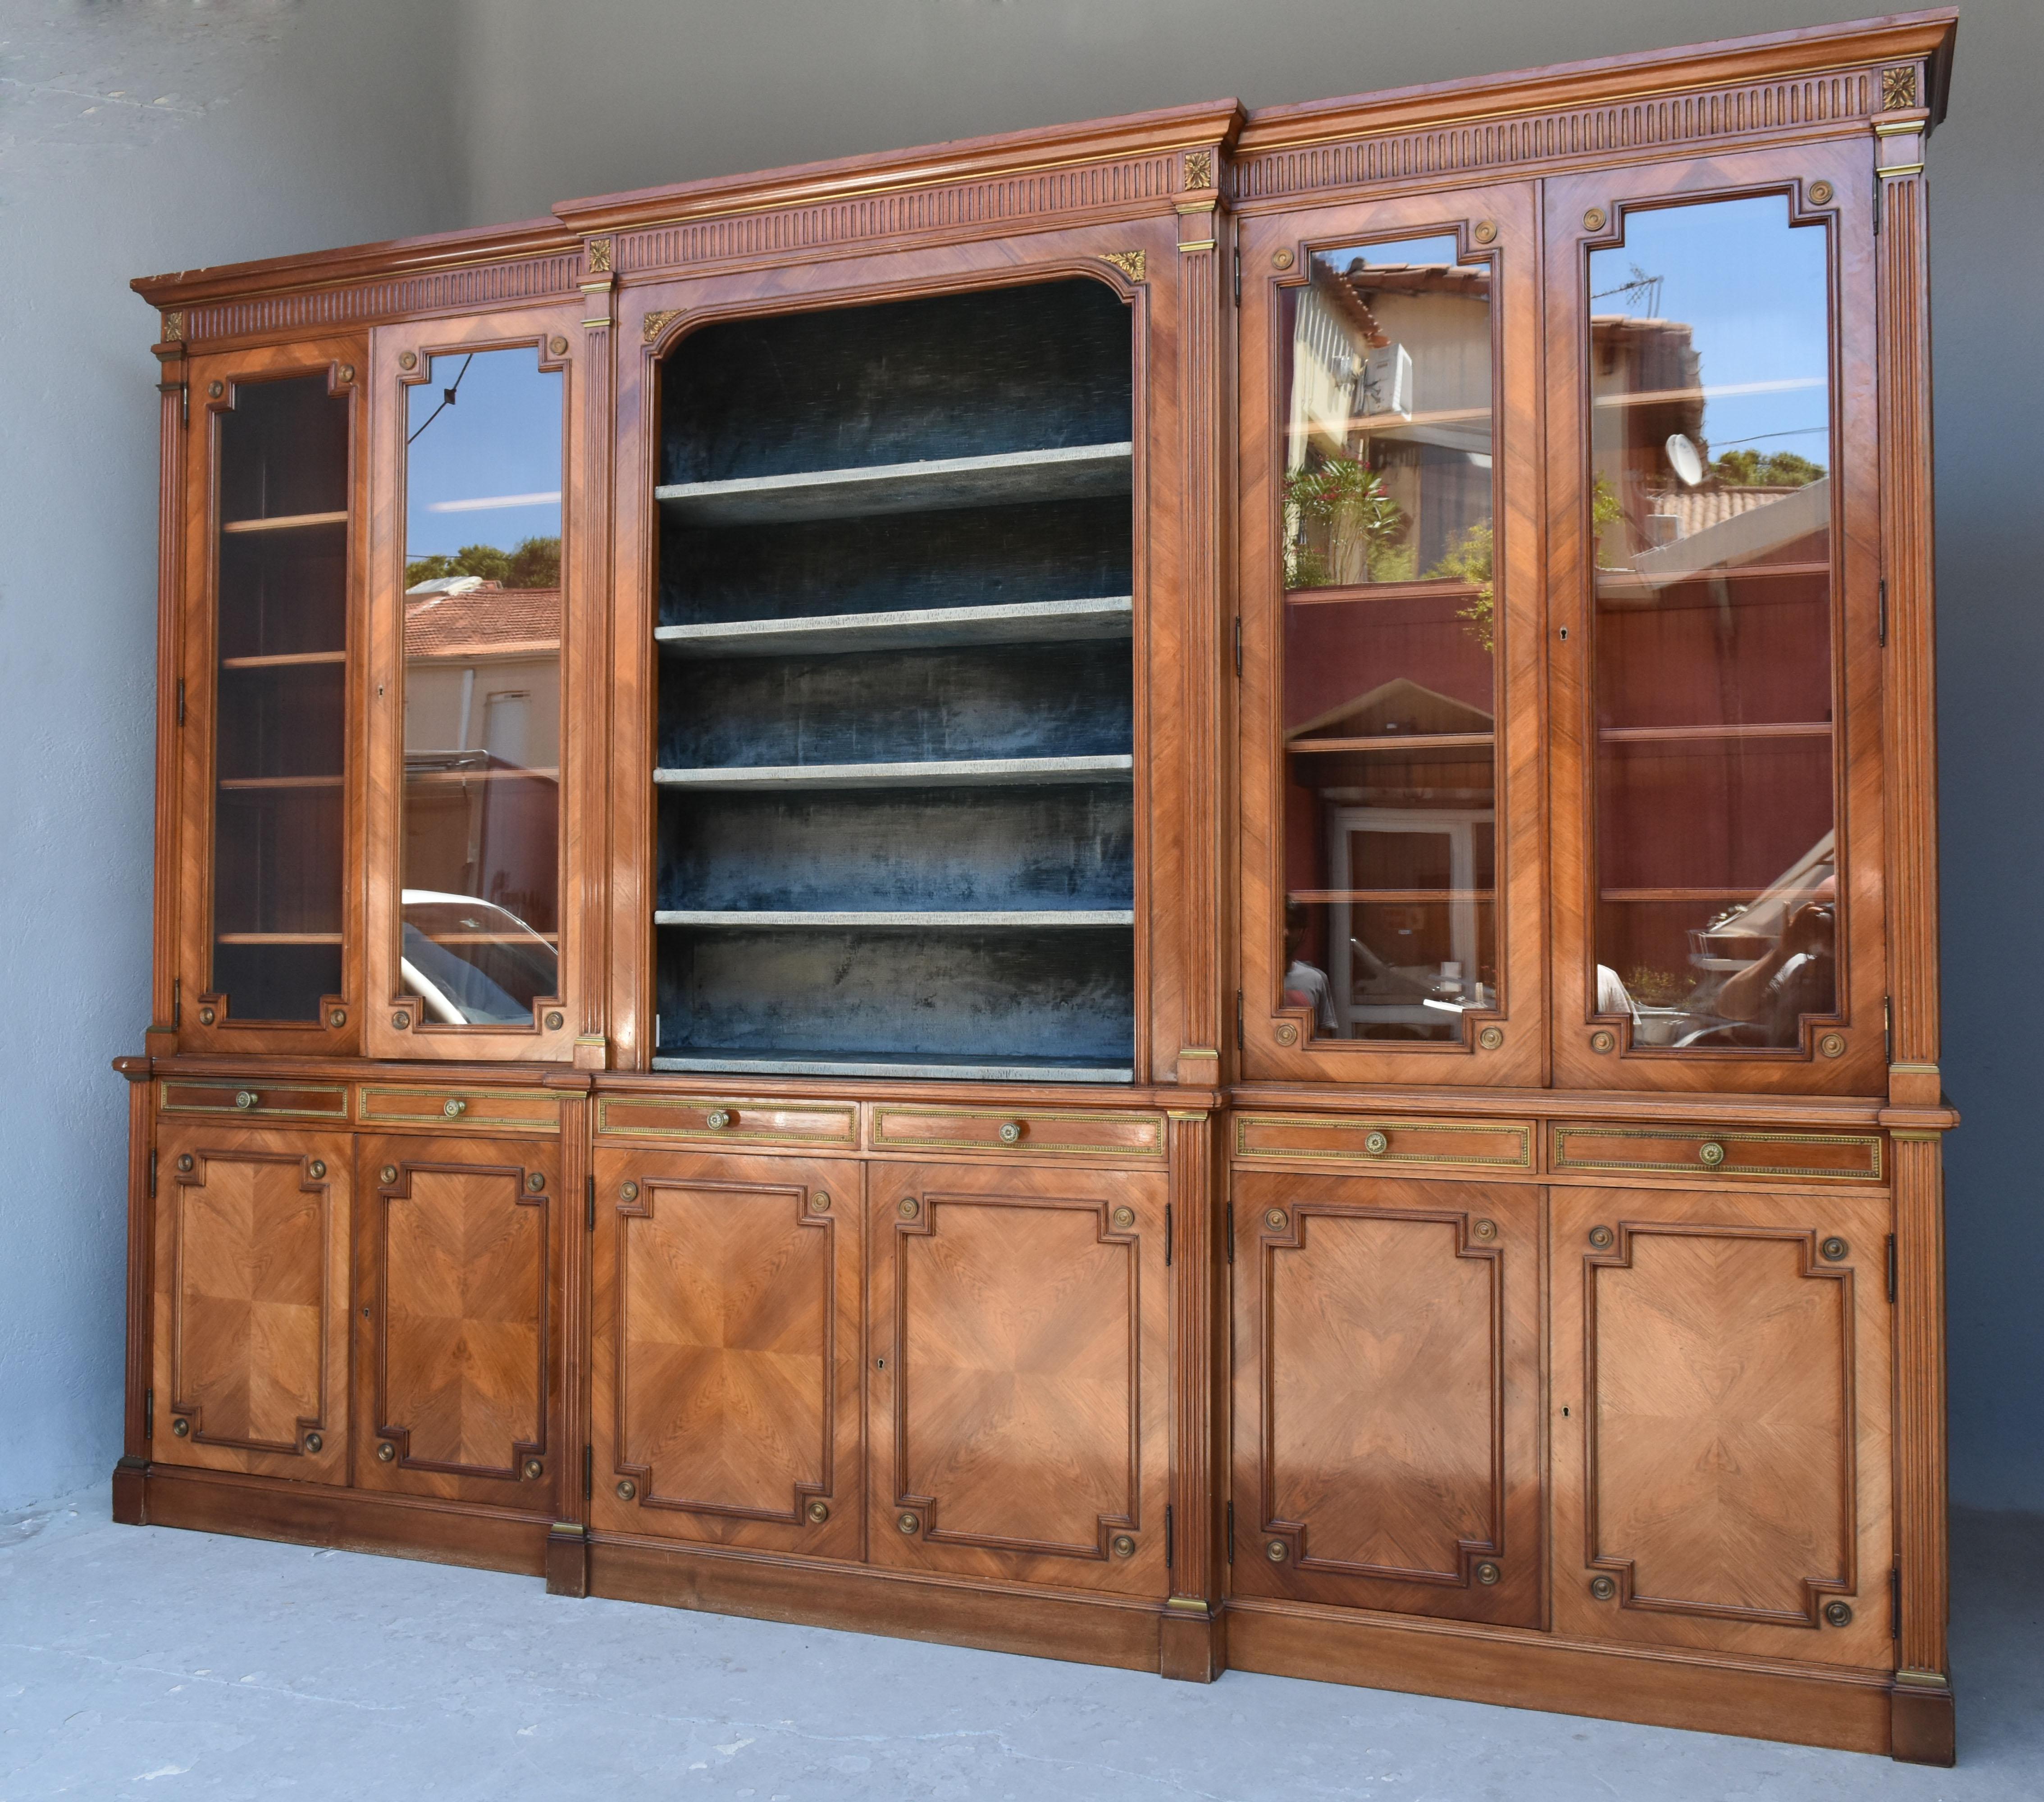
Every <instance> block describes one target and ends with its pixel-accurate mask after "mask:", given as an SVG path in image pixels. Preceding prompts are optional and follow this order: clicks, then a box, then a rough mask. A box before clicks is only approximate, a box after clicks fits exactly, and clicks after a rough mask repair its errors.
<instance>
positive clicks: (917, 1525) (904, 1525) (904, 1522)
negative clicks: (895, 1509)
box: [894, 1514, 923, 1533]
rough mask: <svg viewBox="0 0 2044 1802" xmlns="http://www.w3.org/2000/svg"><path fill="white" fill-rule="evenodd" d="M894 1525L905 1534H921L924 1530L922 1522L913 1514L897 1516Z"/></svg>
mask: <svg viewBox="0 0 2044 1802" xmlns="http://www.w3.org/2000/svg"><path fill="white" fill-rule="evenodd" d="M894 1524H895V1525H896V1527H897V1528H900V1529H901V1532H905V1533H920V1532H922V1530H923V1523H922V1521H921V1520H920V1519H919V1518H918V1517H917V1516H915V1515H913V1514H897V1515H896V1516H894Z"/></svg>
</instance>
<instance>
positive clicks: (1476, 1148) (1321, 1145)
mask: <svg viewBox="0 0 2044 1802" xmlns="http://www.w3.org/2000/svg"><path fill="white" fill-rule="evenodd" d="M1532 1148H1533V1129H1532V1128H1531V1125H1528V1124H1527V1122H1526V1121H1455V1120H1389V1119H1385V1120H1379V1119H1374V1118H1371V1117H1370V1115H1368V1114H1354V1115H1328V1114H1237V1115H1236V1116H1235V1156H1236V1157H1238V1158H1240V1159H1243V1160H1247V1161H1251V1162H1254V1161H1259V1160H1264V1159H1275V1158H1310V1159H1324V1160H1331V1161H1334V1162H1338V1163H1341V1164H1389V1165H1398V1166H1405V1167H1411V1166H1414V1165H1426V1166H1427V1167H1431V1168H1436V1169H1450V1168H1453V1167H1455V1166H1457V1165H1461V1166H1462V1167H1466V1168H1470V1169H1483V1170H1530V1169H1531V1167H1532V1164H1533V1156H1532Z"/></svg>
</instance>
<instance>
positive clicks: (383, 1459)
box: [376, 1439, 398, 1464]
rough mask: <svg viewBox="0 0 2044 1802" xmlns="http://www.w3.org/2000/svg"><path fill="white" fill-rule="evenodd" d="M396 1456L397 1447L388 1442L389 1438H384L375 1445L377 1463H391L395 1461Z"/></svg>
mask: <svg viewBox="0 0 2044 1802" xmlns="http://www.w3.org/2000/svg"><path fill="white" fill-rule="evenodd" d="M397 1458H398V1448H397V1447H395V1446H394V1445H393V1444H391V1443H390V1440H387V1439H386V1440H384V1441H383V1442H382V1444H379V1445H378V1447H376V1462H377V1463H379V1464H392V1463H396V1462H397Z"/></svg>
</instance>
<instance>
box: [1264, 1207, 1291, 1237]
mask: <svg viewBox="0 0 2044 1802" xmlns="http://www.w3.org/2000/svg"><path fill="white" fill-rule="evenodd" d="M1263 1224H1264V1225H1266V1226H1267V1227H1269V1228H1270V1230H1271V1231H1272V1232H1273V1233H1282V1232H1283V1231H1284V1230H1285V1228H1286V1227H1288V1226H1289V1225H1291V1224H1292V1217H1291V1216H1290V1215H1289V1214H1288V1213H1285V1210H1283V1209H1282V1208H1266V1209H1265V1210H1264V1211H1263Z"/></svg>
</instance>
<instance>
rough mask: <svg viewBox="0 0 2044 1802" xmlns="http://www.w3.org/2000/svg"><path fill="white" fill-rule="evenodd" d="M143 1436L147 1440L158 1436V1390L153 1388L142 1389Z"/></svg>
mask: <svg viewBox="0 0 2044 1802" xmlns="http://www.w3.org/2000/svg"><path fill="white" fill-rule="evenodd" d="M142 1436H143V1438H144V1439H145V1440H146V1439H154V1438H155V1437H156V1391H155V1390H153V1389H145V1390H143V1391H142Z"/></svg>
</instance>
